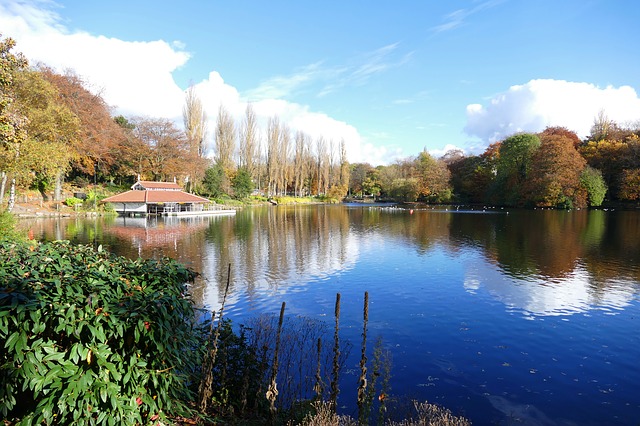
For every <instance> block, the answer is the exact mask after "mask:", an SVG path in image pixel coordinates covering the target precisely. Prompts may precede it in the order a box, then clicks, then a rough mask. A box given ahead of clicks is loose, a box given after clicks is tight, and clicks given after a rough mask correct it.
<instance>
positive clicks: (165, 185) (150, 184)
mask: <svg viewBox="0 0 640 426" xmlns="http://www.w3.org/2000/svg"><path fill="white" fill-rule="evenodd" d="M137 184H140V185H142V186H143V187H144V188H149V189H182V187H181V186H180V185H178V184H177V183H175V182H154V181H151V180H139V181H138V182H136V183H134V186H135V185H137Z"/></svg>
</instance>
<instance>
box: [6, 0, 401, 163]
mask: <svg viewBox="0 0 640 426" xmlns="http://www.w3.org/2000/svg"><path fill="white" fill-rule="evenodd" d="M53 7H55V3H53V2H49V1H41V2H38V1H33V2H29V1H26V2H12V1H6V0H0V28H1V29H2V30H1V31H2V35H3V37H12V38H14V39H15V40H16V42H17V46H16V51H19V52H23V53H24V54H25V55H26V56H27V58H28V59H29V60H30V61H31V62H32V63H37V62H42V63H44V64H46V65H48V66H50V67H52V68H54V69H56V70H58V71H64V70H65V69H73V70H74V71H75V72H76V73H77V74H78V75H80V76H82V77H83V78H85V79H86V80H87V81H88V82H89V83H90V84H91V85H92V86H93V88H94V89H95V91H96V92H97V91H99V92H100V93H101V94H102V96H103V97H104V99H105V101H106V102H107V103H108V104H109V105H112V106H114V107H116V111H117V113H119V114H124V115H127V116H135V115H141V116H151V117H165V118H169V119H172V120H175V121H176V122H178V123H181V115H182V105H183V103H184V88H181V87H179V86H178V85H177V84H176V82H175V80H174V78H173V75H172V73H173V72H174V71H175V70H176V69H178V68H180V67H182V66H184V65H186V64H187V62H188V60H189V54H188V53H187V52H186V51H184V49H185V47H184V44H183V43H181V42H180V41H172V42H166V41H163V40H156V41H124V40H119V39H115V38H107V37H104V36H95V35H92V34H89V33H87V32H84V31H70V30H69V29H68V28H67V27H66V26H64V25H62V24H61V22H62V19H61V17H60V16H59V15H58V14H57V13H56V12H54V11H53V10H52V8H53ZM394 48H395V45H391V46H386V47H384V48H382V49H380V50H379V51H376V52H374V53H375V54H372V56H373V59H372V61H373V62H374V63H375V64H377V66H376V67H373V68H366V67H363V68H361V69H359V70H358V73H359V74H363V75H369V74H371V73H373V72H377V71H379V70H380V68H381V65H380V62H381V61H382V58H384V57H385V56H386V55H387V54H388V53H389V51H393V49H394ZM329 71H330V70H326V69H321V68H320V64H319V63H318V64H312V65H309V66H308V67H305V68H303V69H301V70H300V72H299V74H297V75H295V76H294V78H293V79H291V81H287V80H288V79H286V78H280V79H274V80H270V81H268V82H267V83H265V84H263V85H262V86H261V87H260V88H258V89H256V90H255V91H253V92H249V93H254V94H255V93H259V94H260V95H261V96H259V97H258V100H256V102H254V109H255V111H256V114H257V115H258V118H259V119H260V121H261V122H263V123H265V124H266V121H267V118H268V117H271V116H274V115H278V117H279V118H280V120H281V122H283V123H286V124H287V125H288V126H289V127H290V128H291V130H292V131H293V132H295V131H296V130H302V131H304V132H305V133H307V134H309V136H311V137H312V138H314V139H315V138H317V137H319V136H321V135H322V136H323V137H325V138H326V139H332V140H333V141H334V142H335V144H336V146H339V142H340V140H341V139H344V140H345V143H346V146H347V156H348V158H349V161H351V162H360V161H367V162H370V163H372V164H385V163H387V162H388V161H389V158H390V156H389V152H388V150H387V149H386V148H384V147H375V146H373V145H372V144H370V143H367V142H366V141H365V140H364V139H363V138H362V137H361V135H360V134H359V133H358V131H357V129H356V128H355V127H353V126H351V125H349V124H347V123H345V122H342V121H338V120H335V119H333V118H331V117H329V116H328V115H326V114H323V113H319V112H313V111H310V110H309V107H307V106H304V105H300V104H296V103H292V102H288V101H285V100H282V99H278V97H279V96H283V95H285V94H287V93H288V92H290V91H292V90H295V89H296V88H298V87H300V86H302V85H304V84H306V83H307V82H308V80H309V79H318V78H320V79H325V78H327V77H326V74H327V73H329ZM334 71H335V70H334ZM361 78H364V77H363V76H362V75H361ZM196 90H197V93H198V95H199V96H200V98H201V99H202V102H203V105H204V107H205V110H206V111H207V113H208V115H209V119H210V123H209V129H210V133H211V134H212V133H213V129H214V128H215V120H216V116H217V113H218V107H219V106H220V105H221V104H222V105H224V106H225V108H226V109H227V110H228V111H229V112H230V113H231V114H232V115H233V116H234V117H235V118H236V120H237V123H240V120H241V119H242V118H243V116H244V111H245V108H246V105H247V104H246V100H245V99H243V98H242V96H241V95H240V94H239V92H238V90H237V89H236V88H235V87H233V86H230V85H228V84H226V83H225V82H224V80H223V78H222V76H220V74H219V73H217V72H215V71H211V72H210V74H209V76H208V78H206V79H204V80H203V81H201V82H199V83H197V84H196Z"/></svg>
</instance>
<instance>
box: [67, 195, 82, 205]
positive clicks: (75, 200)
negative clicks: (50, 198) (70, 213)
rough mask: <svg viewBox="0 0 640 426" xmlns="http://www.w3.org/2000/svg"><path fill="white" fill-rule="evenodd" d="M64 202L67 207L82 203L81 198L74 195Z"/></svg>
mask: <svg viewBox="0 0 640 426" xmlns="http://www.w3.org/2000/svg"><path fill="white" fill-rule="evenodd" d="M64 203H65V204H66V205H67V206H69V207H73V206H75V205H77V204H82V200H81V199H80V198H76V197H69V198H67V199H66V200H64Z"/></svg>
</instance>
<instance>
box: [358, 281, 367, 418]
mask: <svg viewBox="0 0 640 426" xmlns="http://www.w3.org/2000/svg"><path fill="white" fill-rule="evenodd" d="M363 317H364V318H363V319H364V321H363V323H364V325H363V328H362V354H361V357H360V381H359V385H358V423H360V424H361V425H366V424H367V423H368V422H367V417H368V416H369V413H367V412H366V410H365V408H366V405H367V404H366V397H367V322H368V321H369V292H366V291H365V292H364V312H363Z"/></svg>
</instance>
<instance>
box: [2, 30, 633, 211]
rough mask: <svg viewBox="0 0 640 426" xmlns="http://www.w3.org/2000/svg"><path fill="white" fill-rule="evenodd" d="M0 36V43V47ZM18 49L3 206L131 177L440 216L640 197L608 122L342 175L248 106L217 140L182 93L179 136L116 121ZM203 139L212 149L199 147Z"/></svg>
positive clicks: (625, 133) (164, 126) (330, 155)
mask: <svg viewBox="0 0 640 426" xmlns="http://www.w3.org/2000/svg"><path fill="white" fill-rule="evenodd" d="M0 37H1V35H0ZM14 44H15V43H14V42H13V40H12V39H10V38H5V39H1V38H0V87H1V88H2V93H1V99H0V125H1V127H0V131H1V134H0V143H1V145H0V200H4V198H5V192H6V190H7V188H8V189H9V194H10V196H9V210H11V208H12V206H13V202H14V200H15V188H16V186H18V187H22V188H29V187H30V188H34V189H38V190H40V192H41V193H42V196H43V198H44V199H45V201H46V200H47V197H48V194H49V193H50V191H51V190H52V189H53V190H54V191H53V194H54V199H55V200H60V197H61V188H62V183H63V181H65V180H66V181H67V182H69V181H70V182H72V183H75V184H76V185H77V186H84V185H86V184H88V183H94V184H104V183H112V184H117V185H122V186H128V185H130V184H131V183H133V182H134V181H135V179H136V178H137V177H140V178H141V179H147V180H173V179H176V180H177V181H178V182H179V183H181V184H183V185H184V187H185V188H186V189H187V190H188V191H190V192H193V193H198V194H201V195H206V196H210V197H216V198H217V197H223V196H234V197H237V198H244V197H246V196H248V195H250V194H251V193H252V192H253V191H254V190H257V191H258V193H260V194H261V195H266V196H278V195H294V196H325V197H327V198H333V199H342V198H344V197H345V196H347V195H350V196H355V197H358V196H359V197H367V196H369V197H375V198H378V197H381V198H384V199H393V200H398V201H399V200H404V201H417V200H420V201H427V202H438V203H449V202H461V203H491V204H494V205H506V206H545V207H584V206H588V205H591V206H597V205H600V204H601V203H602V202H603V200H604V197H605V195H606V196H607V197H608V199H609V200H611V201H633V200H637V199H638V197H640V156H638V155H637V152H638V146H639V144H638V135H639V134H640V130H639V126H638V125H635V126H632V125H630V126H621V125H618V124H617V123H615V122H613V121H611V120H609V119H608V118H607V117H606V116H605V115H604V113H602V114H600V115H599V116H598V117H596V119H595V121H594V126H593V129H592V131H591V134H590V135H589V137H587V139H585V140H580V139H579V138H578V136H576V134H575V133H573V132H571V131H569V130H567V129H564V128H559V127H553V128H548V129H546V130H545V131H543V132H541V133H538V134H529V133H522V134H515V135H512V136H510V137H508V138H506V139H505V140H503V141H500V142H496V143H494V144H492V145H490V146H489V147H488V148H487V149H486V151H485V152H484V153H483V154H481V155H472V156H465V155H464V154H463V153H462V151H459V150H456V151H450V152H448V153H447V154H445V155H444V156H443V157H441V158H434V157H433V156H431V155H430V154H429V153H428V152H426V151H424V152H421V153H420V154H418V155H417V156H416V157H410V158H406V159H403V160H398V161H396V162H395V163H393V164H391V165H389V166H378V167H373V166H371V165H369V164H366V163H358V164H352V165H350V164H349V163H348V161H347V156H346V148H345V141H344V140H340V141H334V140H332V139H327V138H324V137H322V136H321V137H317V138H315V139H314V138H312V137H311V136H309V135H308V134H306V133H304V132H302V131H297V132H292V130H291V129H290V128H289V127H288V125H287V124H286V123H283V122H281V121H280V119H279V118H278V117H277V116H273V117H271V118H269V119H268V120H267V122H266V123H263V124H264V125H263V126H262V127H261V126H260V123H259V120H258V118H257V116H256V113H255V111H254V110H253V107H252V105H251V104H248V105H247V108H246V110H245V114H244V117H243V118H242V119H241V120H240V122H236V121H235V120H234V118H233V117H232V116H231V114H230V113H229V112H228V110H227V109H226V108H225V107H224V105H222V106H220V108H219V110H218V112H217V117H216V120H215V128H214V129H208V128H207V122H208V119H207V113H206V111H205V110H204V108H203V105H202V102H201V101H200V99H199V98H198V96H197V94H196V92H195V89H194V87H190V88H189V89H188V90H187V91H186V95H185V102H184V105H183V128H180V127H179V126H178V125H177V124H176V123H175V122H173V121H171V120H168V119H165V118H149V117H123V116H117V117H113V114H112V110H111V108H110V107H109V105H107V104H106V102H105V101H104V99H103V98H102V96H101V95H100V94H99V93H94V91H92V90H91V87H90V86H89V84H88V82H87V81H85V80H84V79H83V78H82V77H80V76H78V75H76V74H75V73H74V72H72V71H67V72H65V73H62V74H60V73H57V72H55V71H54V70H52V69H51V68H49V67H47V66H46V65H37V66H35V67H29V66H28V63H27V61H26V59H24V57H23V56H22V55H21V54H19V53H12V52H11V51H12V49H13V48H14ZM210 140H211V143H209V141H210Z"/></svg>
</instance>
